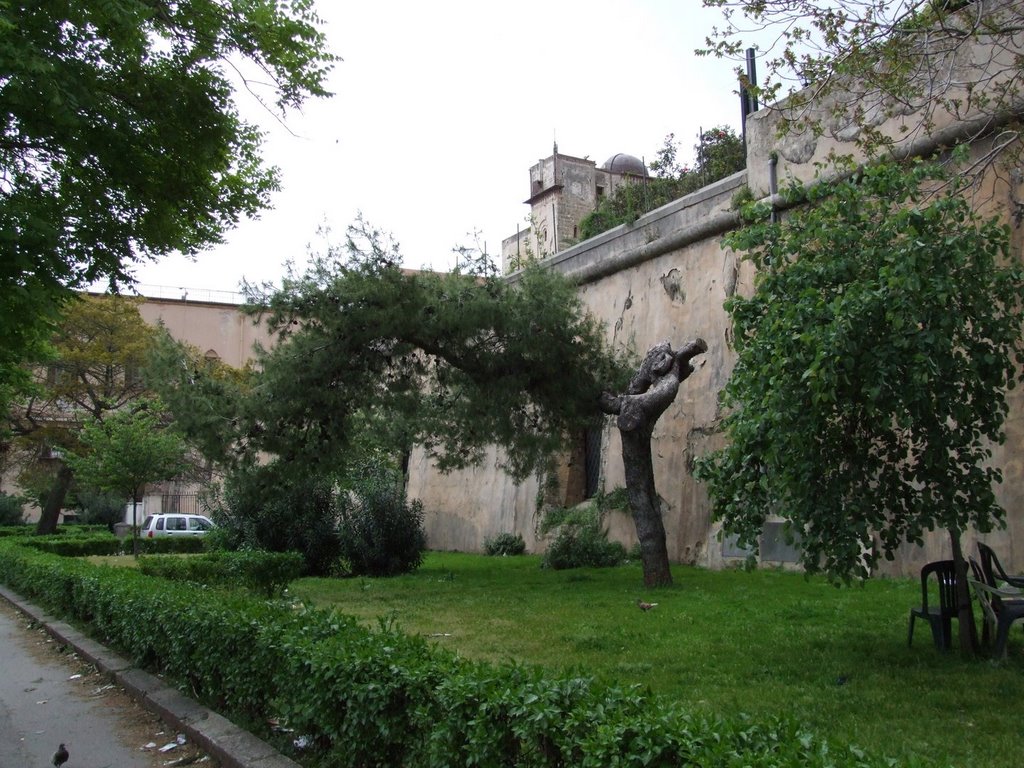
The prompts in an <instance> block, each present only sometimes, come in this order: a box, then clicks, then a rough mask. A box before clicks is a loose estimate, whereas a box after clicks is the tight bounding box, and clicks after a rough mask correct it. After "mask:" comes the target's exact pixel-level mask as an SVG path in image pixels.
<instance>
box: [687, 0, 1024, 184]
mask: <svg viewBox="0 0 1024 768" xmlns="http://www.w3.org/2000/svg"><path fill="white" fill-rule="evenodd" d="M703 5H704V6H705V7H714V8H720V9H721V10H722V12H723V15H724V19H725V24H724V25H722V26H721V27H717V28H716V29H715V30H714V31H713V33H712V34H711V36H709V37H708V39H707V47H706V48H704V49H702V50H699V51H698V53H702V54H708V55H716V56H720V57H723V56H724V57H730V58H736V59H742V57H743V52H744V50H745V49H746V47H747V46H748V44H749V43H750V41H749V40H744V37H747V36H755V37H756V38H758V39H762V40H763V39H768V40H771V41H772V44H771V46H770V47H769V48H768V49H767V50H764V51H762V52H761V54H762V55H761V59H762V62H763V67H762V68H763V77H762V78H761V82H759V83H747V85H748V87H750V88H751V90H752V91H753V93H754V94H755V95H757V96H759V97H760V100H761V101H762V103H765V104H768V105H769V106H768V108H769V109H773V110H776V111H778V112H779V113H781V115H782V118H783V120H782V130H783V131H784V132H804V131H807V132H811V133H821V132H828V131H834V130H835V129H836V126H841V127H842V130H843V140H844V141H849V140H851V136H852V137H854V138H853V140H854V141H855V142H856V143H857V144H858V145H859V146H860V147H861V148H862V149H864V150H866V151H867V152H869V153H872V154H874V153H877V152H878V151H879V150H884V149H886V148H888V147H890V146H892V144H893V143H894V142H897V141H900V140H903V139H905V138H908V137H916V136H920V135H928V134H932V133H934V132H935V131H936V130H937V129H939V128H940V127H941V126H942V125H943V123H944V122H945V117H946V116H952V117H953V118H955V119H963V120H967V121H969V122H968V123H966V124H965V129H966V131H967V133H966V135H965V136H964V137H963V139H962V140H963V141H965V142H970V141H973V140H974V139H976V138H978V137H980V136H982V135H985V134H991V133H992V132H993V131H994V130H995V131H996V133H997V135H996V138H995V141H994V142H993V146H992V150H991V151H990V152H989V153H986V154H985V155H984V156H982V157H981V163H982V164H986V163H987V162H988V161H990V160H992V159H994V158H995V157H997V156H999V155H1000V153H1002V152H1003V150H1006V149H1009V150H1011V152H1012V156H1013V157H1018V156H1019V150H1020V144H1019V143H1017V142H1015V139H1017V138H1018V137H1019V115H1020V106H1021V98H1022V96H1024V93H1022V90H1021V86H1022V83H1024V58H1022V57H1021V55H1020V53H1021V49H1020V42H1019V35H1020V30H1021V28H1022V26H1024V6H1022V5H1021V3H1019V2H1015V1H1014V0H994V1H992V2H968V1H967V0H908V1H907V2H900V3H893V2H889V0H835V1H834V2H829V3H821V2H818V0H703ZM978 46H981V47H978ZM744 79H745V78H744ZM783 96H786V98H785V99H784V100H782V97H783ZM812 105H814V106H813V108H811V107H812ZM823 107H827V108H823ZM908 115H914V116H915V117H914V118H913V119H912V120H908V119H907V116H908ZM894 117H898V118H900V119H901V120H902V121H903V124H904V127H903V128H902V129H901V131H902V132H901V133H899V134H897V135H895V136H893V135H888V136H887V135H885V134H884V133H883V132H882V131H881V130H880V126H881V125H882V124H883V123H884V122H885V121H886V120H888V119H890V118H894ZM1008 118H1009V120H1008ZM947 141H948V139H947Z"/></svg>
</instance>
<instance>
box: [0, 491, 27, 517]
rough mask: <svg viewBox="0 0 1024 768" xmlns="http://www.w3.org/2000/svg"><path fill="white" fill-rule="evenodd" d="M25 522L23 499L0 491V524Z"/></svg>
mask: <svg viewBox="0 0 1024 768" xmlns="http://www.w3.org/2000/svg"><path fill="white" fill-rule="evenodd" d="M24 522H25V500H24V499H23V498H21V496H11V495H10V494H8V493H4V492H3V491H0V525H21V524H22V523H24Z"/></svg>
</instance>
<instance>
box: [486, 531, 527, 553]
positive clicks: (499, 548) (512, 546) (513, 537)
mask: <svg viewBox="0 0 1024 768" xmlns="http://www.w3.org/2000/svg"><path fill="white" fill-rule="evenodd" d="M525 551H526V542H525V541H523V536H522V534H519V533H507V532H506V533H499V534H498V535H497V536H494V537H491V538H487V539H484V552H486V553H487V554H488V555H521V554H523V552H525Z"/></svg>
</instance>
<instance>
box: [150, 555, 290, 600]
mask: <svg viewBox="0 0 1024 768" xmlns="http://www.w3.org/2000/svg"><path fill="white" fill-rule="evenodd" d="M304 565H305V564H304V561H303V559H302V555H301V554H299V553H298V552H255V551H246V552H216V553H209V554H204V555H195V556H192V557H171V556H146V557H143V558H140V559H139V570H140V571H142V572H143V573H145V574H147V575H149V576H161V577H163V578H165V579H172V580H176V581H191V582H196V583H198V584H207V585H215V586H224V587H241V588H244V589H248V590H250V591H251V592H254V593H255V594H259V595H264V596H266V597H275V596H280V595H282V594H283V593H284V591H285V590H286V589H287V588H288V584H289V583H291V582H292V581H294V580H295V579H297V578H299V576H300V575H301V572H302V570H303V567H304Z"/></svg>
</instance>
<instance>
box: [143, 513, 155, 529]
mask: <svg viewBox="0 0 1024 768" xmlns="http://www.w3.org/2000/svg"><path fill="white" fill-rule="evenodd" d="M152 522H153V516H152V515H146V519H145V520H143V521H142V530H144V531H148V530H149V524H150V523H152Z"/></svg>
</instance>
